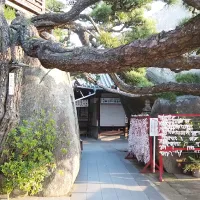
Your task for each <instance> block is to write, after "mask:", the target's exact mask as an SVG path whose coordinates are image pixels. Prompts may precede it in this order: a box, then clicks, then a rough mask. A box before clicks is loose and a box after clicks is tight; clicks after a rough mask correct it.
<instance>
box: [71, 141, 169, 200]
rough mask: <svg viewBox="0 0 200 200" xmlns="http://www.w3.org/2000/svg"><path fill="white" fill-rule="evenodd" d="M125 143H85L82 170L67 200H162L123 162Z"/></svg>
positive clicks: (131, 166)
mask: <svg viewBox="0 0 200 200" xmlns="http://www.w3.org/2000/svg"><path fill="white" fill-rule="evenodd" d="M126 147H127V142H126V141H125V140H120V141H117V142H116V141H114V142H112V141H96V140H92V139H87V140H85V141H84V151H83V153H82V160H81V169H80V172H79V175H78V177H77V179H76V182H75V185H74V189H73V191H72V195H71V198H70V200H164V199H167V198H165V197H163V196H162V195H161V194H160V193H159V191H157V189H156V188H155V186H154V185H153V184H152V183H151V182H150V181H149V180H148V179H147V178H145V176H144V175H142V174H140V173H139V171H138V170H137V169H136V168H135V167H134V166H133V164H131V163H130V162H129V161H128V160H125V159H124V156H125V154H126V153H125V152H123V151H122V150H123V149H125V148H126Z"/></svg>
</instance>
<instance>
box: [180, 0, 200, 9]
mask: <svg viewBox="0 0 200 200" xmlns="http://www.w3.org/2000/svg"><path fill="white" fill-rule="evenodd" d="M183 2H184V3H186V4H187V5H189V6H192V7H193V8H196V9H197V10H200V1H199V0H183Z"/></svg>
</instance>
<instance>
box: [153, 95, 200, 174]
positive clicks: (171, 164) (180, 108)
mask: <svg viewBox="0 0 200 200" xmlns="http://www.w3.org/2000/svg"><path fill="white" fill-rule="evenodd" d="M176 113H179V114H181V113H182V114H186V113H188V114H191V113H194V114H199V113H200V97H198V96H192V95H185V96H179V97H177V98H176V101H175V102H170V101H169V100H165V99H157V100H156V101H155V103H154V105H153V107H152V111H151V116H152V117H157V116H158V114H176ZM177 158H179V157H178V156H177V155H174V156H173V157H172V156H168V157H165V156H164V157H163V162H164V167H165V169H166V171H167V172H168V173H178V172H180V171H181V170H180V169H179V168H178V167H177V163H176V159H177Z"/></svg>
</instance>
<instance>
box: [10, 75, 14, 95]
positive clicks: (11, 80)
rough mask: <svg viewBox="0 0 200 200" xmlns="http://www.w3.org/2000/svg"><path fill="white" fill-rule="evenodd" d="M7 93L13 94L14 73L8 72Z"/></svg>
mask: <svg viewBox="0 0 200 200" xmlns="http://www.w3.org/2000/svg"><path fill="white" fill-rule="evenodd" d="M8 94H9V95H14V94H15V74H14V73H9V87H8Z"/></svg>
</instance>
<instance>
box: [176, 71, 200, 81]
mask: <svg viewBox="0 0 200 200" xmlns="http://www.w3.org/2000/svg"><path fill="white" fill-rule="evenodd" d="M176 81H177V82H178V83H200V76H198V75H197V74H194V73H186V74H178V75H177V76H176Z"/></svg>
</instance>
